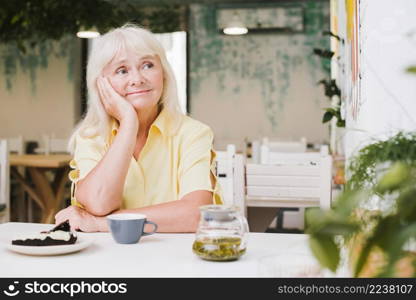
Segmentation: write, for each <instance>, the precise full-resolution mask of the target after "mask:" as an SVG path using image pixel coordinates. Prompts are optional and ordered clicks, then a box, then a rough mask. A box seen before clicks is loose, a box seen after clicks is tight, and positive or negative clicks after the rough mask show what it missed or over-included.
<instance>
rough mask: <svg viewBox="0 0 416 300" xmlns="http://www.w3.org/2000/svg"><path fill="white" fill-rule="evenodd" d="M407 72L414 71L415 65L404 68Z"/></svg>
mask: <svg viewBox="0 0 416 300" xmlns="http://www.w3.org/2000/svg"><path fill="white" fill-rule="evenodd" d="M406 72H408V73H416V66H411V67H408V68H407V69H406Z"/></svg>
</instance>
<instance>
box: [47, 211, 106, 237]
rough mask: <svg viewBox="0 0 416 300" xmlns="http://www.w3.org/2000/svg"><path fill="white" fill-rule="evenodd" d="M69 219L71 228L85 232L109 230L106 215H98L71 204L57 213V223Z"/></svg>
mask: <svg viewBox="0 0 416 300" xmlns="http://www.w3.org/2000/svg"><path fill="white" fill-rule="evenodd" d="M66 220H68V221H69V225H70V226H71V230H74V231H76V230H80V231H83V232H98V231H107V230H106V228H105V224H106V223H105V221H106V220H105V217H96V216H94V215H92V214H90V213H88V212H87V211H86V210H85V209H82V208H80V207H78V206H73V205H71V206H69V207H67V208H65V209H63V210H61V211H59V212H58V213H57V214H56V215H55V223H56V224H60V223H62V222H65V221H66Z"/></svg>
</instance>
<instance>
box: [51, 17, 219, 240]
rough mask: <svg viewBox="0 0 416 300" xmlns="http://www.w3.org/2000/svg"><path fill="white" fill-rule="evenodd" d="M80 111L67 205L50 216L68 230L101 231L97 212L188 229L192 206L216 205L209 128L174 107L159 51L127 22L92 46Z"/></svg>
mask: <svg viewBox="0 0 416 300" xmlns="http://www.w3.org/2000/svg"><path fill="white" fill-rule="evenodd" d="M87 84H88V93H89V99H88V101H89V102H88V112H87V114H86V116H85V118H84V119H83V120H82V121H81V122H80V124H79V125H78V126H77V128H76V129H75V131H74V133H73V135H72V138H71V140H70V145H69V147H70V149H71V151H72V152H73V154H74V159H73V161H72V162H71V166H72V167H73V168H75V170H73V171H72V172H71V173H70V175H71V176H70V177H71V180H72V181H73V188H72V193H71V194H72V205H71V206H70V207H67V208H65V209H63V210H61V211H60V212H58V213H57V214H56V216H55V220H56V223H60V222H62V221H65V220H69V222H70V225H71V227H72V229H76V230H82V231H85V232H94V231H108V226H107V223H106V219H105V216H106V215H108V214H112V213H118V212H131V213H141V214H145V215H146V216H147V218H148V219H150V220H152V221H153V222H155V223H157V224H158V231H159V232H194V231H195V230H196V227H197V224H198V220H199V209H198V208H199V207H200V206H201V205H206V204H213V203H214V204H221V196H220V194H219V193H218V189H217V184H216V178H215V175H214V174H213V172H212V165H213V159H214V155H215V153H214V151H213V150H212V142H213V133H212V131H211V129H210V128H209V127H208V126H207V125H205V124H203V123H201V122H199V121H196V120H194V119H192V118H190V117H188V116H185V115H183V114H182V113H181V112H180V109H179V105H178V99H177V91H176V83H175V78H174V75H173V72H172V70H171V67H170V66H169V63H168V61H167V59H166V56H165V53H164V50H163V48H162V46H161V45H160V44H159V42H158V41H157V40H156V39H155V37H154V36H153V34H152V33H150V32H149V31H147V30H145V29H142V28H140V27H137V26H135V25H129V24H128V25H125V26H123V27H121V28H117V29H114V30H112V31H110V32H108V33H107V34H105V35H103V36H102V37H100V38H98V39H97V40H96V42H95V43H94V46H93V48H92V52H91V54H90V57H89V61H88V68H87Z"/></svg>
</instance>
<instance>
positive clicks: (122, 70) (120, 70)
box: [116, 68, 127, 74]
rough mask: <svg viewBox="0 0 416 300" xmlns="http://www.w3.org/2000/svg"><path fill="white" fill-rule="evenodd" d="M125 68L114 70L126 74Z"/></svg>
mask: <svg viewBox="0 0 416 300" xmlns="http://www.w3.org/2000/svg"><path fill="white" fill-rule="evenodd" d="M126 73H127V70H126V68H119V69H117V70H116V74H126Z"/></svg>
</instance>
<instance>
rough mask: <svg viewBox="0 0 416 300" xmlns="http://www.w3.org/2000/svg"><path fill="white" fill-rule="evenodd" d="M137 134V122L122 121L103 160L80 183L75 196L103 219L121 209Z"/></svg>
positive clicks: (88, 209) (86, 207)
mask: <svg viewBox="0 0 416 300" xmlns="http://www.w3.org/2000/svg"><path fill="white" fill-rule="evenodd" d="M137 131H138V122H137V120H136V121H134V120H132V121H131V122H122V123H121V124H120V127H119V130H118V133H117V135H116V137H115V138H114V141H113V143H112V144H111V146H110V148H109V150H108V151H107V152H106V154H105V155H104V157H103V158H102V159H101V160H100V162H99V163H98V164H97V166H95V168H94V169H92V170H91V171H90V172H89V173H88V175H87V176H86V177H85V178H84V179H82V180H80V181H79V182H78V183H77V189H76V193H75V197H76V199H77V201H78V202H79V203H81V204H82V205H83V206H84V208H85V209H86V210H87V211H89V212H91V213H92V214H94V215H96V216H104V215H107V214H109V213H110V212H112V211H114V210H116V209H119V208H120V206H121V202H122V193H123V188H124V181H125V178H126V175H127V172H128V169H129V165H130V161H131V158H132V156H133V153H134V148H135V145H136V136H137Z"/></svg>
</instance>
